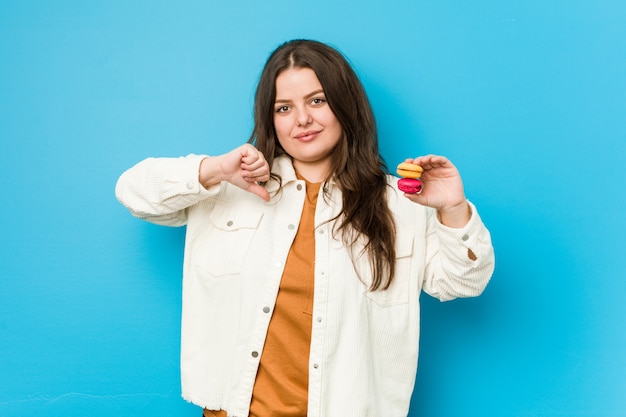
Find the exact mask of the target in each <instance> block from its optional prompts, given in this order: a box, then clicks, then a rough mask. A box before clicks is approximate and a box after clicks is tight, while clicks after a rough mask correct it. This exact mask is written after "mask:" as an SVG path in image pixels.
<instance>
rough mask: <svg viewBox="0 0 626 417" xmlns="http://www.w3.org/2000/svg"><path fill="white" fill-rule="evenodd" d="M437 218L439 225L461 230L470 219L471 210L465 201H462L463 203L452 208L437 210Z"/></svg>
mask: <svg viewBox="0 0 626 417" xmlns="http://www.w3.org/2000/svg"><path fill="white" fill-rule="evenodd" d="M437 217H438V218H439V221H440V222H441V224H443V225H445V226H448V227H454V228H461V227H464V226H465V225H466V224H467V222H469V220H470V218H471V217H472V209H471V208H470V205H469V203H468V202H467V200H463V202H461V203H459V204H457V205H454V206H452V207H448V208H441V209H438V210H437Z"/></svg>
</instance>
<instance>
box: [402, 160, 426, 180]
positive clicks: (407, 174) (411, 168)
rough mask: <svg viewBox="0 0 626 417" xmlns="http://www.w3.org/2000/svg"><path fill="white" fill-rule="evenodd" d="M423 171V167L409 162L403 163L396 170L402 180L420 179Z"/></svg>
mask: <svg viewBox="0 0 626 417" xmlns="http://www.w3.org/2000/svg"><path fill="white" fill-rule="evenodd" d="M423 171H424V169H423V168H422V167H421V166H419V165H415V164H411V163H409V162H402V163H401V164H398V167H397V168H396V172H397V173H398V175H399V176H401V177H402V178H419V177H421V176H422V172H423Z"/></svg>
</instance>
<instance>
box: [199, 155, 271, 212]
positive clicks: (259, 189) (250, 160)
mask: <svg viewBox="0 0 626 417" xmlns="http://www.w3.org/2000/svg"><path fill="white" fill-rule="evenodd" d="M198 179H199V181H200V184H202V185H203V186H204V187H205V188H209V187H211V186H212V185H215V184H219V183H220V182H222V181H227V182H229V183H231V184H233V185H235V186H237V187H239V188H241V189H243V190H246V191H248V192H251V193H253V194H256V195H258V196H259V197H261V198H262V199H263V200H265V201H269V200H270V195H269V193H268V192H267V190H266V189H265V188H264V187H263V186H262V185H260V184H259V183H260V182H266V181H268V180H269V179H270V167H269V164H268V163H267V161H266V160H265V157H264V156H263V154H262V153H261V152H260V151H259V150H257V149H256V148H255V147H254V146H252V145H250V144H245V145H242V146H240V147H238V148H236V149H233V150H232V151H230V152H228V153H225V154H223V155H220V156H211V157H207V158H205V159H203V160H202V162H201V163H200V172H199V173H198Z"/></svg>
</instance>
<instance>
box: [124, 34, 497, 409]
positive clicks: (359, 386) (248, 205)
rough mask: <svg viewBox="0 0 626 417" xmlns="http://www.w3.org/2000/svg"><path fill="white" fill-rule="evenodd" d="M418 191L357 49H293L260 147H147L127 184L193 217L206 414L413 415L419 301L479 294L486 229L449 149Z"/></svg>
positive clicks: (191, 272) (172, 214) (151, 206)
mask: <svg viewBox="0 0 626 417" xmlns="http://www.w3.org/2000/svg"><path fill="white" fill-rule="evenodd" d="M405 162H408V163H412V164H416V165H419V166H421V167H422V169H423V175H422V179H423V181H424V189H423V192H422V193H421V194H404V193H402V192H400V191H398V189H397V181H398V179H397V178H396V177H394V176H392V175H389V173H388V169H387V167H386V165H385V162H384V160H383V158H382V157H381V155H380V153H379V149H378V137H377V131H376V123H375V119H374V115H373V112H372V109H371V106H370V104H369V101H368V98H367V95H366V93H365V90H364V89H363V86H362V85H361V83H360V81H359V79H358V77H357V75H356V74H355V72H354V70H353V69H352V67H351V65H350V64H349V63H348V61H347V60H346V58H345V57H344V56H343V55H342V54H341V53H340V52H339V51H338V50H336V49H335V48H332V47H330V46H328V45H326V44H323V43H320V42H316V41H311V40H294V41H290V42H286V43H284V44H282V45H280V46H279V47H278V48H277V49H276V50H275V51H274V52H273V53H272V54H271V55H270V57H269V58H268V61H267V63H266V65H265V67H264V70H263V72H262V74H261V77H260V80H259V83H258V87H257V91H256V96H255V105H254V130H253V132H252V135H251V137H250V140H249V141H248V143H245V144H243V145H241V146H239V147H237V148H236V149H234V150H232V151H230V152H227V153H226V154H223V155H216V156H210V155H189V156H186V157H181V158H148V159H146V160H144V161H142V162H140V163H138V164H137V165H135V166H134V167H132V168H131V169H129V170H128V171H126V172H125V173H124V174H123V175H122V176H121V177H120V179H119V181H118V184H117V187H116V195H117V197H118V199H119V200H120V202H122V204H124V205H125V206H126V207H128V208H129V210H130V211H131V212H132V213H133V214H134V215H135V216H137V217H139V218H142V219H145V220H148V221H151V222H154V223H158V224H164V225H171V226H178V225H186V226H187V235H186V242H185V261H184V267H183V268H184V271H183V322H182V341H181V343H182V347H181V371H182V372H181V378H182V385H183V396H184V397H185V398H186V399H187V400H189V401H191V402H193V403H195V404H197V405H199V406H201V407H202V408H203V409H204V415H205V416H220V417H221V416H227V415H228V416H240V417H243V416H255V417H260V416H263V417H267V416H276V417H278V416H281V417H283V416H284V417H296V416H297V417H300V416H310V417H313V416H327V417H334V416H376V417H379V416H390V417H393V416H406V415H407V413H408V407H409V402H410V398H411V393H412V390H413V385H414V380H415V374H416V369H417V357H418V354H417V353H418V340H419V295H420V293H421V291H422V290H423V291H425V292H427V293H428V294H430V295H432V296H434V297H437V298H439V299H440V300H442V301H445V300H451V299H454V298H457V297H470V296H477V295H479V294H480V293H481V292H482V291H483V289H484V288H485V286H486V285H487V282H488V281H489V279H490V277H491V274H492V272H493V267H494V256H493V248H492V246H491V240H490V236H489V232H488V231H487V229H486V228H485V227H484V225H483V224H482V222H481V220H480V218H479V216H478V213H477V212H476V208H475V207H474V206H473V205H472V204H471V203H470V202H469V201H467V199H466V197H465V194H464V190H463V184H462V181H461V177H460V175H459V173H458V170H457V169H456V168H455V166H454V165H453V164H452V163H451V162H450V161H449V160H448V159H447V158H445V157H442V156H436V155H427V156H423V157H418V158H409V159H407V160H406V161H405Z"/></svg>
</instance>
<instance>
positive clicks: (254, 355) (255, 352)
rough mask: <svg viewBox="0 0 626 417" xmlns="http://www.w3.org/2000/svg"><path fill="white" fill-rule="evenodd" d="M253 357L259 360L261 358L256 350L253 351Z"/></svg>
mask: <svg viewBox="0 0 626 417" xmlns="http://www.w3.org/2000/svg"><path fill="white" fill-rule="evenodd" d="M252 357H253V358H257V357H259V352H257V351H256V350H253V351H252Z"/></svg>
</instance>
